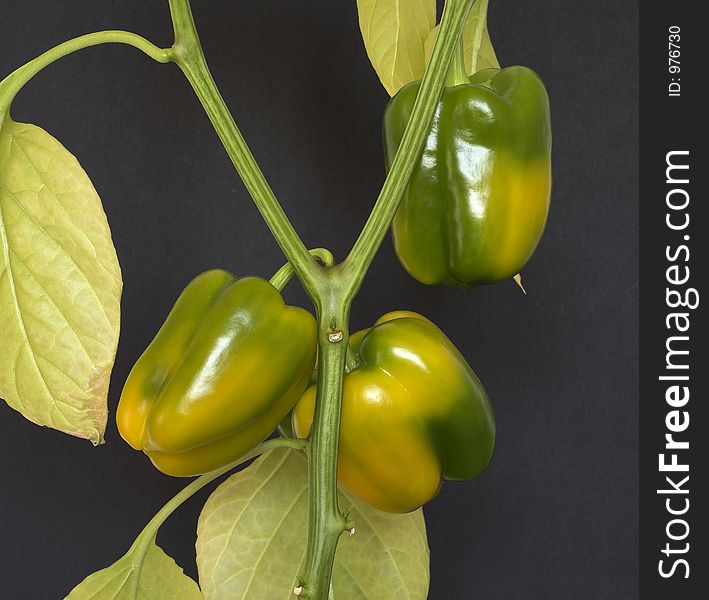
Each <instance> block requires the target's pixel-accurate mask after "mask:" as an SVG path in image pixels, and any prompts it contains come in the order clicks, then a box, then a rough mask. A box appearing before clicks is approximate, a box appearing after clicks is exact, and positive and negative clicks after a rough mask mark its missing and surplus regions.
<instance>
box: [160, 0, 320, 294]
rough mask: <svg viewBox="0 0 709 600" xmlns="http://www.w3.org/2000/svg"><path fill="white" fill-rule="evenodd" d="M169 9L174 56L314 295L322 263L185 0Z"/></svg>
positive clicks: (172, 1)
mask: <svg viewBox="0 0 709 600" xmlns="http://www.w3.org/2000/svg"><path fill="white" fill-rule="evenodd" d="M170 13H171V15H172V22H173V26H174V29H175V44H174V46H173V54H172V57H173V60H174V61H175V62H176V63H177V64H178V65H179V67H180V68H181V69H182V71H183V72H184V74H185V76H186V77H187V80H188V81H189V82H190V85H191V86H192V88H193V89H194V91H195V93H196V94H197V97H198V98H199V100H200V102H201V103H202V106H203V108H204V110H205V112H206V113H207V116H208V117H209V120H210V121H211V122H212V125H213V126H214V129H215V131H216V132H217V135H218V136H219V139H220V140H221V141H222V144H223V145H224V148H225V149H226V152H227V154H228V155H229V158H230V159H231V161H232V163H233V164H234V167H235V168H236V171H237V172H238V173H239V176H240V177H241V180H242V181H243V182H244V185H245V186H246V189H247V190H248V192H249V194H250V195H251V197H252V198H253V200H254V203H255V204H256V207H257V208H258V210H259V211H260V213H261V215H262V216H263V218H264V220H265V221H266V224H267V225H268V227H269V229H270V230H271V233H273V236H274V237H275V238H276V241H277V242H278V244H279V245H280V247H281V249H282V250H283V253H284V254H285V255H286V259H287V260H288V262H289V263H290V264H291V265H292V266H293V269H294V270H295V273H296V275H297V276H298V279H300V281H301V283H302V284H303V287H304V288H305V291H306V292H307V293H308V294H309V295H310V297H311V298H313V297H314V294H315V279H316V278H317V277H318V274H319V272H320V270H321V269H320V267H319V266H318V264H317V263H316V262H315V260H314V259H313V258H312V257H311V256H310V254H309V253H308V250H307V249H306V247H305V245H304V244H303V242H302V240H301V239H300V237H299V236H298V234H297V232H296V231H295V229H294V228H293V225H292V224H291V222H290V221H289V220H288V217H287V216H286V214H285V212H283V208H282V207H281V205H280V204H279V203H278V200H277V199H276V196H275V194H274V193H273V190H272V189H271V188H270V186H269V185H268V182H267V181H266V178H265V177H264V175H263V173H262V172H261V169H260V168H259V166H258V164H257V163H256V160H255V159H254V157H253V155H252V154H251V151H250V150H249V147H248V146H247V145H246V141H245V140H244V137H243V136H242V135H241V132H240V131H239V128H238V127H237V126H236V123H235V122H234V118H233V117H232V115H231V113H230V112H229V109H228V107H227V106H226V103H225V102H224V99H223V98H222V96H221V94H220V93H219V90H218V88H217V86H216V83H215V82H214V79H213V78H212V74H211V73H210V71H209V67H208V66H207V62H206V60H205V58H204V53H203V52H202V46H201V44H200V41H199V36H198V35H197V29H196V28H195V24H194V19H193V17H192V10H191V9H190V3H189V0H170Z"/></svg>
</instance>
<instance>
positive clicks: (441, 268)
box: [383, 67, 551, 288]
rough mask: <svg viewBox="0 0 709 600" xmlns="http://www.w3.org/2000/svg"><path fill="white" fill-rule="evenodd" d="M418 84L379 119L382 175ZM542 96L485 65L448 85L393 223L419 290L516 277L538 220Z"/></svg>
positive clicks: (522, 71) (546, 161) (546, 166)
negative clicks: (459, 82)
mask: <svg viewBox="0 0 709 600" xmlns="http://www.w3.org/2000/svg"><path fill="white" fill-rule="evenodd" d="M419 87H420V82H413V83H410V84H408V85H407V86H405V87H403V88H402V89H401V90H400V91H399V92H398V93H397V94H396V95H395V96H394V97H393V98H392V99H391V101H390V102H389V104H388V106H387V108H386V111H385V113H384V122H383V135H384V151H385V161H386V166H387V169H388V168H389V167H390V166H391V164H392V162H393V160H394V156H395V155H396V151H397V150H398V148H399V144H400V143H401V139H402V136H403V134H404V129H405V127H406V124H407V122H408V120H409V116H410V115H411V111H412V109H413V105H414V100H415V99H416V94H417V93H418V90H419ZM550 193H551V126H550V116H549V99H548V97H547V93H546V90H545V89H544V85H543V84H542V82H541V80H540V79H539V77H538V76H537V75H536V74H535V73H534V72H533V71H531V70H530V69H528V68H526V67H508V68H506V69H502V70H499V69H485V70H483V71H479V72H477V73H475V74H474V75H472V76H471V77H470V78H469V83H464V84H462V85H456V86H454V87H447V88H445V89H444V90H443V94H442V96H441V99H440V101H439V104H438V107H437V109H436V113H435V116H434V119H433V124H432V127H431V130H430V132H429V134H428V137H427V139H426V142H425V145H424V149H423V152H422V154H421V157H420V159H419V161H418V163H417V164H416V167H415V169H414V172H413V175H412V177H411V179H410V181H409V185H408V188H407V190H406V192H405V193H404V196H403V198H402V201H401V205H400V206H399V209H398V211H397V213H396V216H395V218H394V221H393V225H392V234H393V239H394V248H395V250H396V254H397V256H398V257H399V261H400V262H401V264H402V265H403V266H404V268H405V269H406V270H407V271H408V272H409V273H410V274H411V275H412V276H413V277H414V278H416V279H417V280H418V281H420V282H421V283H425V284H435V283H444V284H446V285H452V286H456V287H463V288H466V287H471V286H475V285H481V284H485V283H495V282H498V281H502V280H504V279H508V278H510V277H512V276H514V275H515V274H517V273H519V271H520V270H521V269H522V267H523V266H524V265H525V264H526V263H527V261H528V260H529V258H530V257H531V256H532V253H533V252H534V250H535V248H536V246H537V243H538V242H539V239H540V238H541V235H542V232H543V231H544V225H545V223H546V218H547V212H548V209H549V198H550Z"/></svg>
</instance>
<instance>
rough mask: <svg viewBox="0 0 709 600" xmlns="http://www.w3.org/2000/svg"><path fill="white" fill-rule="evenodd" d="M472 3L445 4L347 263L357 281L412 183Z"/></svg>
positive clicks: (450, 0)
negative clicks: (398, 142)
mask: <svg viewBox="0 0 709 600" xmlns="http://www.w3.org/2000/svg"><path fill="white" fill-rule="evenodd" d="M471 4H472V0H448V1H447V2H446V4H445V7H444V9H443V16H442V17H441V25H440V29H439V31H438V36H437V38H436V43H435V45H434V47H433V52H432V53H431V60H430V62H429V64H428V67H427V68H426V73H425V75H424V77H423V80H422V82H421V88H420V89H419V93H418V95H417V96H416V101H415V102H414V107H413V110H412V112H411V118H410V119H409V124H408V125H407V126H406V130H405V131H404V135H403V137H402V139H401V145H400V146H399V150H398V152H397V153H396V157H395V158H394V162H393V163H392V166H391V169H390V171H389V175H388V176H387V178H386V180H385V182H384V185H383V187H382V190H381V192H380V193H379V198H377V202H376V204H375V205H374V209H373V210H372V213H371V215H370V216H369V219H368V220H367V222H366V224H365V226H364V229H363V230H362V233H361V234H360V236H359V238H358V239H357V241H356V242H355V244H354V246H353V247H352V251H351V252H350V254H349V256H348V257H347V259H346V260H345V263H344V264H345V266H346V269H347V271H348V272H349V276H350V277H351V278H352V280H353V281H354V282H357V281H360V282H361V280H362V277H363V275H364V273H365V272H366V271H367V269H368V268H369V265H370V264H371V263H372V259H373V258H374V255H375V254H376V253H377V250H378V249H379V246H380V245H381V243H382V240H383V239H384V236H385V235H386V232H387V230H388V229H389V226H390V225H391V221H392V219H393V218H394V214H395V213H396V209H397V208H398V206H399V201H400V200H401V196H402V194H403V193H404V190H405V189H406V186H407V185H408V182H409V178H410V177H411V173H412V172H413V170H414V166H415V164H416V160H417V159H418V157H419V155H420V154H421V150H422V149H423V144H424V141H425V138H426V134H427V133H428V131H429V129H430V127H431V121H432V119H433V114H434V111H435V107H436V103H437V102H438V99H439V98H440V95H441V91H442V90H443V85H444V82H445V78H446V74H447V72H448V69H449V66H450V64H451V59H452V58H453V54H454V52H455V50H456V47H457V45H458V40H459V39H460V37H461V34H462V31H463V26H464V24H465V17H466V15H467V14H468V12H469V10H470V6H471Z"/></svg>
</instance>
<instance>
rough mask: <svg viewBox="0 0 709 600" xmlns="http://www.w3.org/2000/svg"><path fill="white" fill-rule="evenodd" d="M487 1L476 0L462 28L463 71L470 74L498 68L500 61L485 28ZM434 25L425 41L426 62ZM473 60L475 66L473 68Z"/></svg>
mask: <svg viewBox="0 0 709 600" xmlns="http://www.w3.org/2000/svg"><path fill="white" fill-rule="evenodd" d="M486 12H487V2H484V3H483V2H482V1H481V0H477V1H476V2H475V4H473V7H472V8H471V9H470V13H469V14H468V18H467V20H466V21H465V28H464V29H463V55H464V58H465V72H466V73H468V75H472V74H473V73H475V72H477V71H482V70H483V69H499V68H500V63H499V62H498V60H497V55H496V54H495V49H494V48H493V47H492V41H491V40H490V32H489V31H488V29H487V15H486V14H485V13H486ZM438 28H439V26H438V25H436V27H435V28H434V29H432V30H431V32H430V33H429V35H428V37H427V38H426V42H425V53H426V63H428V61H429V59H430V58H431V52H432V51H433V44H435V42H436V37H437V36H438ZM473 62H475V63H476V64H475V68H473Z"/></svg>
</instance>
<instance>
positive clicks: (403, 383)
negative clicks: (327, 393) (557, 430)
mask: <svg viewBox="0 0 709 600" xmlns="http://www.w3.org/2000/svg"><path fill="white" fill-rule="evenodd" d="M350 347H351V349H352V351H353V353H355V355H356V357H357V358H358V359H359V366H358V367H356V368H354V369H352V370H351V371H350V372H349V373H347V374H346V375H345V380H344V387H343V397H342V420H341V425H340V450H339V459H338V460H339V462H338V479H339V481H340V483H341V484H342V485H343V486H344V487H346V488H347V489H349V490H351V491H352V492H354V493H355V494H357V495H358V496H359V497H360V498H362V499H363V500H365V501H366V502H368V503H369V504H371V505H372V506H374V507H376V508H378V509H380V510H384V511H387V512H394V513H403V512H408V511H411V510H414V509H416V508H418V507H419V506H421V505H423V504H424V503H426V502H428V501H429V500H430V499H431V498H433V497H434V496H435V495H436V494H437V493H438V491H439V489H440V486H441V478H442V477H443V478H445V479H471V478H473V477H476V476H478V475H479V474H480V473H481V472H482V471H483V470H484V469H485V468H486V467H487V465H488V463H489V462H490V459H491V457H492V452H493V448H494V445H495V419H494V416H493V412H492V408H491V406H490V402H489V401H488V397H487V394H486V393H485V389H484V388H483V386H482V384H481V383H480V381H479V380H478V378H477V377H476V376H475V373H473V370H472V369H471V368H470V366H469V365H468V363H467V362H466V361H465V359H464V358H463V357H462V356H461V354H460V353H459V352H458V350H457V349H456V348H455V346H453V344H452V343H451V341H450V340H449V339H448V338H447V337H446V336H445V335H444V334H443V332H442V331H441V330H440V329H438V327H436V326H435V325H434V324H433V323H431V321H429V320H428V319H426V318H425V317H422V316H421V315H419V314H416V313H412V312H406V311H397V312H392V313H388V314H386V315H384V316H383V317H381V318H380V319H379V320H378V321H377V322H376V323H375V324H374V326H373V327H372V328H371V329H365V330H362V331H359V332H357V333H355V334H354V335H352V337H351V338H350ZM315 394H316V386H314V385H313V386H311V387H309V388H308V390H307V391H306V392H305V394H304V395H303V398H302V399H301V400H300V401H299V402H298V404H297V405H296V407H295V409H294V411H293V426H294V427H293V428H294V430H295V433H296V435H297V436H298V437H301V438H305V437H307V436H308V434H309V433H310V427H311V425H312V421H313V411H314V407H315Z"/></svg>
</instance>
